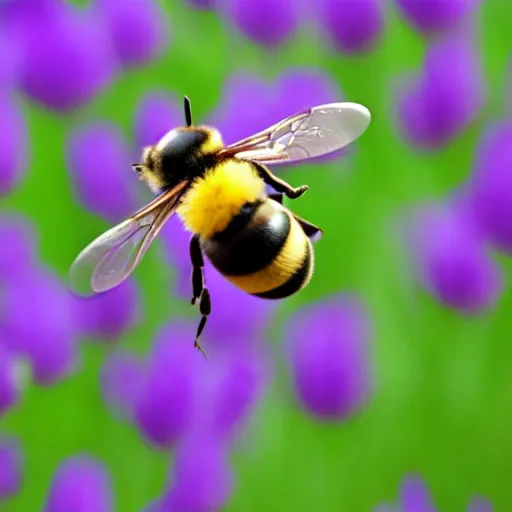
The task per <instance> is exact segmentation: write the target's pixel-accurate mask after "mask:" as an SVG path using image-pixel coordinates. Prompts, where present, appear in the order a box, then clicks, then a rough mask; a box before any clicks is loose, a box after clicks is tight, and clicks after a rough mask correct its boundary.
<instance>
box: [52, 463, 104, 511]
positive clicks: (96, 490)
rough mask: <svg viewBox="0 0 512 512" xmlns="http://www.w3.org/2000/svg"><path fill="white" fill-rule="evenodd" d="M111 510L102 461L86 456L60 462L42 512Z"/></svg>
mask: <svg viewBox="0 0 512 512" xmlns="http://www.w3.org/2000/svg"><path fill="white" fill-rule="evenodd" d="M71 510H73V511H77V512H78V511H80V512H110V511H111V510H113V505H112V496H111V482H110V477H109V476H108V474H107V472H106V470H105V468H104V466H103V464H101V463H100V462H99V461H97V460H95V459H93V458H91V457H88V456H75V457H72V458H69V459H67V460H65V461H64V462H62V463H61V465H60V466H59V468H58V469H57V471H56V473H55V475H54V477H53V482H52V485H51V488H50V491H49V493H48V497H47V501H46V504H45V508H44V512H70V511H71Z"/></svg>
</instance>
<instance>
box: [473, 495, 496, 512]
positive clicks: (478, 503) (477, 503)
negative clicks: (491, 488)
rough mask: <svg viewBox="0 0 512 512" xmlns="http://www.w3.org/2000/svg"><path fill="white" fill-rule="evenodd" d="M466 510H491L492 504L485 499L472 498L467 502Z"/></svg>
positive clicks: (488, 511) (491, 511)
mask: <svg viewBox="0 0 512 512" xmlns="http://www.w3.org/2000/svg"><path fill="white" fill-rule="evenodd" d="M468 512H493V506H492V505H491V502H490V501H488V500H486V499H483V498H473V499H472V500H471V502H470V503H469V506H468Z"/></svg>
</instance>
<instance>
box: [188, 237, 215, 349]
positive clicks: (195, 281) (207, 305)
mask: <svg viewBox="0 0 512 512" xmlns="http://www.w3.org/2000/svg"><path fill="white" fill-rule="evenodd" d="M190 259H191V261H192V300H191V303H192V304H195V303H196V300H197V299H199V312H200V313H201V315H202V317H201V321H200V322H199V326H198V328H197V333H196V339H195V342H194V347H196V348H198V349H199V350H200V351H201V352H202V354H203V355H204V356H205V357H206V354H205V353H204V351H203V349H202V348H201V346H200V345H199V343H198V340H199V336H201V333H202V332H203V329H204V326H205V325H206V319H207V317H208V315H209V314H210V312H211V301H210V293H209V291H208V288H207V287H206V286H205V283H204V259H203V253H202V251H201V245H200V243H199V237H198V236H197V235H194V236H193V237H192V238H191V239H190Z"/></svg>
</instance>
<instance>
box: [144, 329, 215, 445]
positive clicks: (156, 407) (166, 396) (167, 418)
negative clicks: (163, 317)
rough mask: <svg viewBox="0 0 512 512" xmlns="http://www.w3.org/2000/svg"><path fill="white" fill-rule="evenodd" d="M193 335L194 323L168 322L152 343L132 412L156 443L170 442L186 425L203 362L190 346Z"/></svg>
mask: <svg viewBox="0 0 512 512" xmlns="http://www.w3.org/2000/svg"><path fill="white" fill-rule="evenodd" d="M194 335H195V326H194V325H191V324H179V323H172V324H170V325H168V326H166V327H165V328H164V329H162V331H160V333H159V334H158V336H157V338H156V340H155V342H154V344H153V348H152V352H151V355H150V358H149V364H148V367H147V370H146V377H145V379H144V381H143V383H142V388H141V390H140V395H139V400H138V402H137V406H136V412H135V415H136V421H137V423H138V426H139V428H140V429H141V431H142V433H143V434H144V436H145V437H146V438H147V439H148V440H149V441H150V442H151V443H152V444H153V445H155V446H156V447H160V448H167V447H169V446H171V445H172V444H173V443H174V442H175V441H176V440H177V439H178V437H179V436H180V435H181V434H182V433H183V432H184V431H185V430H186V429H188V428H189V426H190V421H191V418H192V414H193V408H194V406H195V400H196V389H197V385H196V382H197V378H196V377H197V372H198V371H199V370H200V369H201V368H204V365H205V364H207V363H206V361H204V360H203V358H202V357H201V354H200V353H199V352H198V351H197V349H195V348H194ZM201 365H202V366H201Z"/></svg>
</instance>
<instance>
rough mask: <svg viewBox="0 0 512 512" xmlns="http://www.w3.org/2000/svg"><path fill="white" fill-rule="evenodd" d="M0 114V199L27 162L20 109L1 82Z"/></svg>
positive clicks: (25, 127) (9, 91)
mask: <svg viewBox="0 0 512 512" xmlns="http://www.w3.org/2000/svg"><path fill="white" fill-rule="evenodd" d="M0 57H1V55H0ZM0 67H1V66H0ZM0 112H2V115H1V116H0V197H1V196H3V195H5V194H7V193H9V192H11V191H12V190H13V189H14V188H15V187H16V186H17V185H19V183H20V181H21V180H22V179H23V177H24V175H25V172H26V170H27V166H28V162H29V156H28V155H29V148H28V133H27V126H26V122H25V118H24V115H23V112H22V109H21V107H20V104H19V102H18V100H17V98H16V96H15V94H14V91H11V90H10V89H9V88H7V87H4V85H3V84H2V83H1V82H0Z"/></svg>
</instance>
